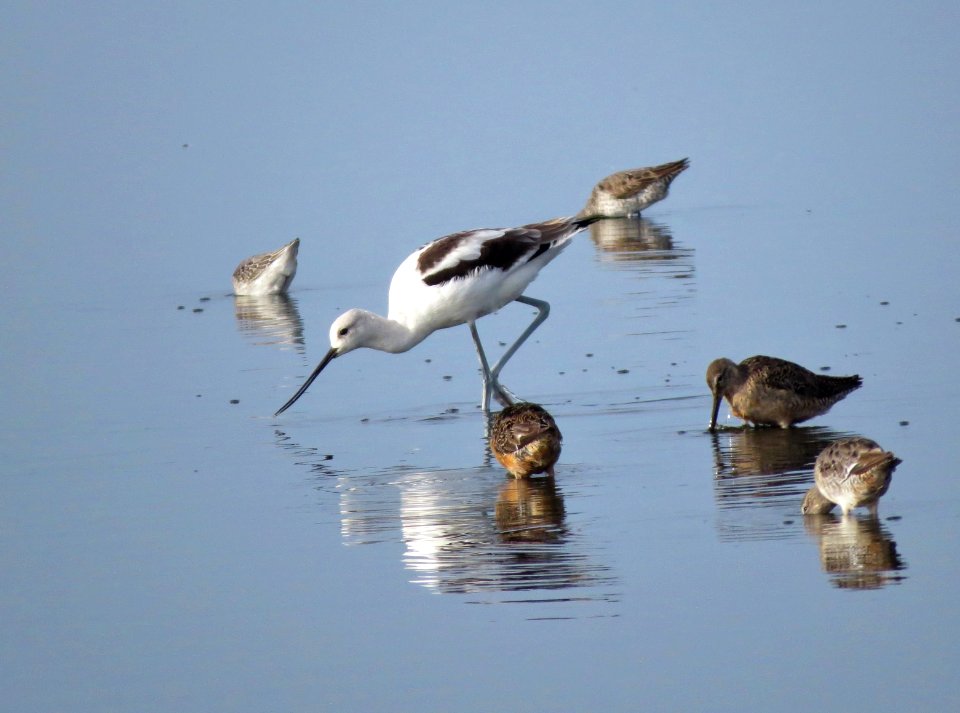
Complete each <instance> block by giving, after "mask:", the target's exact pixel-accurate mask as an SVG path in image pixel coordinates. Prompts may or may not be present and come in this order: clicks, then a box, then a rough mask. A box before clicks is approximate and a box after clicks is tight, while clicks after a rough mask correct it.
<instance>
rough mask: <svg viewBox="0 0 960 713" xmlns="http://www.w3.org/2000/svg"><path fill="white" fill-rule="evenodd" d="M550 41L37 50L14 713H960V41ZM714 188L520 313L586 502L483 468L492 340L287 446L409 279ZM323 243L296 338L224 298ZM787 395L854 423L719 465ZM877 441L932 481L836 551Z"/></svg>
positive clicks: (127, 37)
mask: <svg viewBox="0 0 960 713" xmlns="http://www.w3.org/2000/svg"><path fill="white" fill-rule="evenodd" d="M538 7H539V6H538V5H535V4H531V5H529V6H527V5H525V6H523V9H522V11H520V13H519V15H516V16H514V15H513V14H511V15H509V16H508V15H507V14H502V13H503V11H501V10H490V11H489V13H487V14H485V13H482V12H480V11H479V10H477V11H474V10H466V9H462V10H456V11H453V10H451V11H450V12H451V13H452V14H451V16H450V17H438V16H437V13H434V12H427V8H425V7H419V6H418V7H417V8H413V9H410V10H409V11H404V12H399V11H398V10H396V9H394V8H393V6H389V5H385V6H378V7H377V12H378V15H382V17H380V20H379V21H378V22H371V21H370V18H369V17H367V15H366V14H365V13H364V12H361V11H359V10H354V11H352V12H347V11H346V10H342V11H341V10H336V11H335V10H333V9H329V8H328V9H310V8H300V9H297V10H294V11H291V12H290V13H289V15H283V16H276V15H273V14H269V13H264V12H261V11H259V10H257V9H256V8H243V9H241V10H238V11H237V12H236V13H235V14H234V13H230V17H226V18H225V17H223V16H222V15H217V14H213V15H211V14H209V13H207V12H204V11H195V10H189V8H187V7H186V6H183V7H180V6H176V7H174V6H171V7H170V8H166V9H164V10H161V9H156V10H145V11H142V14H141V13H140V12H138V11H133V10H124V11H123V12H119V13H116V12H113V11H112V10H111V11H110V12H108V11H107V9H106V8H99V9H94V10H93V11H91V12H90V13H89V14H84V15H74V16H71V15H69V14H68V15H64V17H62V18H49V17H43V16H41V15H39V14H38V13H37V12H35V11H34V10H32V9H31V8H30V6H28V5H26V4H24V5H22V6H20V7H19V8H18V9H16V10H15V12H13V15H14V17H13V18H11V19H12V21H13V22H12V24H11V25H10V26H11V27H13V28H14V29H15V32H14V31H11V32H13V35H14V37H15V40H16V42H14V44H13V45H12V46H13V51H12V54H13V57H14V59H16V63H15V64H16V66H18V67H20V68H21V69H23V70H24V71H23V72H19V73H17V74H16V75H15V76H14V75H13V74H12V73H11V72H10V70H7V72H6V77H5V79H6V81H7V83H8V84H9V85H10V92H9V93H10V96H11V97H12V99H11V104H10V106H12V107H14V109H15V112H14V118H13V120H12V122H11V124H12V126H11V130H10V132H8V133H9V136H10V137H11V138H10V142H9V143H10V147H11V149H10V151H9V154H10V155H9V157H8V158H9V162H8V166H9V171H8V176H9V177H5V178H4V179H3V184H2V187H3V190H2V197H3V206H4V212H5V214H6V215H7V216H8V217H9V220H8V221H5V226H4V228H3V233H4V240H5V243H4V244H5V246H8V247H7V248H6V250H7V257H8V259H9V262H8V268H9V274H8V280H9V282H8V291H7V308H6V309H5V310H3V311H2V312H0V333H2V335H3V337H2V340H3V342H2V344H3V349H2V353H0V360H2V367H3V368H2V369H0V385H2V393H3V395H4V405H5V406H6V408H5V409H4V416H3V429H0V449H2V462H3V474H2V478H0V489H2V494H0V532H2V537H0V543H2V545H0V569H2V571H3V573H4V574H3V586H2V588H0V616H2V621H3V626H2V633H0V655H2V657H3V660H4V662H5V663H4V666H3V667H2V671H0V687H2V689H3V691H4V698H5V701H6V702H7V704H8V705H9V706H10V708H11V710H17V711H52V710H71V711H107V710H158V711H160V710H162V711H219V710H223V711H263V710H297V711H299V710H357V711H382V710H391V711H433V710H436V711H440V710H462V711H480V710H488V709H489V708H490V706H491V705H495V706H498V707H500V708H506V709H508V710H515V711H526V710H530V711H535V710H536V711H540V710H547V709H551V710H570V711H576V710H611V711H633V710H640V709H647V710H711V711H714V710H797V711H800V710H803V711H806V710H811V709H823V710H835V709H836V710H839V709H843V710H865V711H866V710H869V711H888V710H889V711H893V710H903V709H911V710H951V709H953V708H956V707H957V706H958V705H960V685H958V683H957V677H956V671H957V668H958V664H960V655H958V654H960V652H958V647H957V639H958V635H960V628H958V623H960V618H958V615H957V607H956V591H957V589H958V586H960V568H958V566H957V554H956V553H957V552H958V549H960V548H958V545H960V478H958V477H957V470H958V466H957V463H958V462H960V461H958V459H960V446H958V445H957V443H958V440H957V439H956V437H955V433H954V424H955V423H956V422H957V418H958V416H960V407H958V403H960V393H958V391H960V389H958V386H957V382H956V377H955V373H956V363H957V361H956V354H957V353H958V351H960V321H958V320H960V282H958V281H957V279H956V275H957V274H958V271H960V263H958V260H957V251H956V242H957V238H958V235H960V224H958V221H957V219H956V217H955V206H954V203H955V199H954V196H956V194H957V188H958V185H957V177H956V171H955V166H956V165H957V159H958V158H960V156H958V146H960V142H958V136H957V129H956V126H957V125H956V122H955V121H952V120H950V117H955V116H956V115H957V110H958V109H960V92H958V91H957V89H958V88H957V84H956V80H955V78H952V75H951V73H950V71H949V70H948V69H947V68H949V67H954V66H957V65H958V63H960V57H957V56H956V55H957V46H956V43H955V42H954V41H953V38H952V36H949V37H948V36H947V35H946V34H944V33H945V30H944V28H946V27H952V26H955V23H951V18H953V19H954V20H955V19H956V18H955V15H956V11H955V9H953V8H951V7H949V6H948V5H940V4H936V3H921V4H920V5H918V6H917V7H915V8H913V9H911V10H910V12H907V11H906V10H904V11H901V12H899V14H897V13H890V14H883V13H880V14H877V11H876V8H874V7H873V6H866V5H865V6H863V7H862V8H860V10H859V11H857V12H854V11H853V10H852V9H851V10H845V9H844V10H833V11H829V12H826V11H825V14H818V13H817V12H814V11H812V10H811V11H810V12H809V13H808V14H797V13H792V12H791V13H787V12H783V11H774V10H771V9H769V8H766V6H762V7H761V6H757V7H756V8H754V9H753V10H751V11H750V12H743V13H739V14H738V13H733V16H728V15H727V14H723V15H711V14H709V13H707V12H705V11H703V10H702V9H698V10H697V11H694V10H693V9H691V8H689V7H687V8H681V9H678V10H675V11H674V10H667V9H660V10H655V9H653V8H646V9H643V10H642V11H641V9H639V8H635V7H633V5H630V6H622V7H621V6H616V7H614V5H611V6H610V8H609V11H610V12H619V13H621V15H620V17H621V18H622V20H623V21H622V22H618V23H617V27H611V26H610V24H609V22H606V21H603V20H602V19H601V18H598V17H597V16H596V13H592V12H591V13H587V12H586V11H584V10H580V9H577V10H574V9H573V8H572V7H571V8H567V9H568V10H569V13H567V14H563V13H561V15H563V16H562V17H560V16H557V13H553V12H550V13H547V14H546V15H545V14H544V13H543V12H540V11H538V10H537V9H536V8H538ZM184 13H186V14H184ZM622 13H626V14H622ZM568 15H569V16H568ZM424 23H426V24H424ZM574 30H576V32H574ZM544 36H546V37H563V38H564V40H563V41H562V42H553V41H550V42H546V44H547V45H548V46H549V48H550V51H549V52H544V51H543V50H538V51H535V50H534V48H533V46H532V45H534V44H536V45H539V44H541V42H540V41H538V42H535V43H534V42H532V41H531V37H538V38H542V37H544ZM574 37H577V38H579V41H578V42H573V39H572V38H574ZM347 38H349V41H347ZM400 38H402V41H401V39H400ZM839 38H843V40H844V42H842V43H841V42H838V41H837V40H838V39H839ZM54 40H56V41H54ZM851 42H853V43H854V44H855V46H853V47H850V46H849V44H850V43H851ZM408 43H413V45H415V46H416V52H412V51H411V47H410V45H409V44H408ZM647 44H649V45H650V47H649V48H647V49H648V50H649V51H648V52H647V51H642V50H644V49H645V48H644V46H645V45H647ZM41 49H43V51H40V50H41ZM481 50H484V51H482V52H481ZM521 55H522V56H523V61H520V60H519V59H518V57H520V56H521ZM481 56H482V57H484V58H485V59H484V61H483V62H478V60H477V58H478V57H481ZM628 58H629V59H630V61H634V62H636V63H637V67H636V69H635V71H633V72H632V74H630V75H629V76H630V77H632V78H631V79H626V80H625V79H624V75H622V73H618V74H617V75H616V76H613V75H612V74H611V72H610V68H611V67H614V66H615V67H623V66H624V62H625V61H626V59H628ZM27 69H29V71H26V70H27ZM21 75H22V76H21ZM505 78H510V81H507V80H506V79H505ZM932 78H937V79H936V81H934V79H932ZM28 80H29V81H28ZM558 97H576V99H572V100H570V102H569V106H566V107H563V108H564V109H565V111H561V110H560V108H559V107H558V106H557V101H558ZM425 107H426V108H428V109H429V111H427V110H426V109H425ZM492 107H499V109H497V110H494V109H492ZM505 107H511V108H513V109H517V108H518V107H527V108H528V109H529V110H528V111H526V112H524V111H519V110H516V111H507V110H506V109H505ZM685 155H689V156H690V157H691V162H692V165H691V168H690V169H689V170H688V171H687V172H686V173H685V174H683V175H681V176H680V177H679V178H678V179H677V181H676V182H675V184H674V187H673V193H672V195H671V196H670V198H668V199H667V201H665V202H663V203H661V204H659V205H658V206H656V207H654V208H653V209H651V210H650V211H648V214H646V215H645V216H644V219H643V220H639V221H607V222H604V223H601V224H598V225H595V226H593V228H592V230H591V231H590V232H585V233H583V234H581V235H580V236H578V237H577V238H576V239H575V241H574V242H573V244H572V245H571V246H570V247H569V249H568V250H567V251H566V252H565V253H564V255H562V256H561V257H560V258H558V259H557V260H556V261H554V262H553V263H552V264H551V265H550V266H549V267H548V268H547V270H546V271H545V272H544V273H543V274H542V275H541V276H540V278H539V279H538V280H537V282H535V283H534V284H533V285H532V286H531V288H530V289H529V291H528V293H529V294H530V295H532V296H535V297H539V298H542V299H546V300H548V301H549V302H550V303H551V305H552V308H553V311H552V313H551V317H550V319H549V320H548V321H547V322H546V323H545V324H544V325H543V326H542V327H541V329H540V330H539V331H538V332H537V333H536V335H535V337H534V338H533V339H531V341H530V342H529V343H528V344H527V345H525V346H524V348H523V349H522V350H521V351H520V352H519V353H518V355H517V356H516V357H515V358H514V360H513V361H511V363H510V365H509V367H508V368H507V369H506V370H505V372H504V374H503V379H504V381H505V383H507V384H508V385H509V386H510V387H511V389H513V390H514V391H516V392H517V393H519V394H520V395H522V396H523V397H526V398H528V399H531V400H534V401H537V402H540V403H543V404H544V405H545V406H546V407H547V408H548V409H549V410H550V411H551V413H553V415H554V416H555V418H556V419H557V422H558V424H559V426H560V428H561V430H562V431H563V434H564V449H563V455H562V457H561V460H560V463H559V464H558V467H557V475H556V479H555V481H550V480H546V479H542V478H538V479H534V480H531V481H530V482H516V481H513V480H512V479H510V478H508V477H506V476H505V474H504V472H503V471H502V470H501V469H500V468H499V466H498V465H497V464H496V462H495V461H493V460H492V458H491V457H490V454H489V452H488V451H487V449H486V447H485V443H484V441H483V428H484V424H483V418H482V415H481V414H480V412H479V409H478V408H477V404H478V403H479V397H480V379H479V375H478V370H477V365H476V358H475V354H474V351H473V346H472V343H471V340H470V338H469V335H468V332H467V330H466V329H465V328H462V327H461V328H455V329H450V330H446V331H444V332H442V333H438V334H435V335H433V336H432V337H430V339H428V340H427V341H426V342H424V343H423V344H422V345H420V346H418V347H417V348H416V349H414V350H413V351H411V352H408V353H406V354H401V355H387V354H382V353H377V352H373V351H370V350H361V351H358V352H354V353H352V354H350V355H349V356H348V357H346V358H344V359H338V360H336V361H335V362H334V363H333V364H331V365H330V367H329V368H328V369H327V370H326V371H325V372H324V373H323V374H322V376H321V377H320V378H319V379H318V380H317V381H316V382H315V383H314V385H313V386H312V387H311V389H310V391H309V392H308V393H307V394H306V395H305V396H304V397H303V398H302V399H301V400H300V401H299V402H298V403H297V405H296V407H294V408H293V409H291V410H290V411H289V412H287V413H285V414H283V416H281V417H280V418H274V417H273V416H271V414H272V413H273V412H274V411H275V410H276V408H277V407H278V406H280V405H281V404H282V403H283V402H284V401H285V400H286V399H287V398H288V397H289V395H290V394H291V393H292V389H295V388H296V387H297V386H298V385H299V384H300V383H301V381H302V379H303V378H304V377H305V376H306V375H307V374H308V373H309V372H310V370H311V369H312V368H313V366H314V365H315V364H316V362H317V360H319V358H320V357H321V356H322V355H323V353H324V352H325V351H326V349H327V329H328V326H329V323H330V321H331V320H332V319H333V318H334V317H336V315H337V314H339V313H340V312H341V311H342V310H344V309H346V308H349V307H353V306H362V307H366V308H370V309H374V310H376V311H381V312H384V311H385V310H386V289H387V284H388V282H389V278H390V275H391V273H392V270H393V269H394V267H395V266H396V265H397V264H399V262H400V261H401V260H402V259H403V257H405V256H406V254H407V253H409V251H410V250H412V249H414V248H415V247H417V246H418V245H420V244H422V243H423V242H425V241H426V240H428V239H430V238H433V237H437V236H439V235H442V234H444V233H448V232H453V231H455V230H459V229H464V228H468V227H477V226H480V225H485V224H486V225H512V224H520V223H526V222H531V221H534V220H540V219H544V218H547V217H551V216H553V215H557V214H569V213H573V212H575V211H576V210H577V209H579V207H580V205H581V203H582V201H583V200H585V198H586V196H587V194H588V193H589V190H590V188H591V186H592V184H593V182H595V181H596V180H598V179H599V178H601V177H602V176H603V175H604V174H606V173H609V172H610V171H612V170H616V169H620V168H626V167H628V166H634V165H644V164H652V163H659V162H662V161H666V160H671V159H676V158H680V157H682V156H685ZM295 235H299V237H300V238H301V240H302V246H301V253H300V255H301V258H300V271H299V274H298V276H297V278H296V280H295V281H294V283H293V290H292V292H291V294H290V296H289V297H286V298H269V299H250V298H234V297H233V296H232V295H230V294H229V290H230V288H229V284H230V283H229V277H230V273H231V271H232V270H233V268H234V266H235V265H236V263H237V262H239V260H240V259H242V258H243V257H246V256H247V255H251V254H253V253H256V252H260V251H263V250H267V249H272V248H275V247H277V246H279V245H281V244H283V243H284V242H286V241H288V240H289V239H290V238H291V237H292V236H295ZM531 316H532V315H531V310H530V309H529V308H528V307H525V306H521V305H512V306H508V307H507V308H505V309H504V310H502V311H501V312H500V313H499V314H498V315H496V316H494V317H491V318H488V319H485V320H482V321H481V322H480V324H479V329H480V332H481V335H482V337H483V338H484V340H485V343H486V344H487V345H488V346H489V347H490V350H491V351H496V350H497V345H498V344H506V343H508V342H509V341H510V340H511V339H512V338H513V336H515V335H516V334H517V333H519V332H520V331H521V330H522V329H523V326H524V324H525V323H526V322H527V321H528V320H529V319H530V318H531ZM756 353H766V354H771V355H776V356H780V357H784V358H787V359H791V360H793V361H796V362H798V363H801V364H803V365H805V366H807V367H809V368H811V369H814V370H817V371H820V370H823V371H824V373H831V374H851V373H859V374H860V375H861V376H862V377H863V379H864V386H863V388H861V389H860V390H858V391H856V392H855V393H853V394H851V395H850V396H848V397H847V398H846V399H845V400H844V401H842V402H840V403H839V404H837V405H836V406H835V407H834V408H833V410H832V411H831V412H830V413H829V414H827V415H826V416H823V417H820V418H818V419H815V420H813V421H811V422H810V423H809V424H807V425H804V426H803V427H800V428H795V429H792V430H790V431H782V430H772V429H767V430H742V429H738V428H736V426H738V425H739V422H738V421H737V420H736V419H734V418H732V417H730V418H726V416H725V414H726V410H725V409H726V407H724V409H723V410H722V411H721V415H722V417H723V418H722V420H723V424H724V426H725V428H723V429H721V430H720V431H719V432H718V433H716V434H710V433H707V432H706V424H707V422H708V419H709V415H710V414H709V409H710V398H709V392H708V390H707V387H706V384H705V381H704V372H705V369H706V366H707V364H708V363H709V362H710V361H711V360H712V359H714V358H717V357H720V356H727V357H730V358H733V359H736V360H740V359H742V358H744V357H747V356H750V355H752V354H756ZM848 435H863V436H867V437H869V438H873V439H875V440H877V441H878V442H879V443H881V444H882V445H883V446H884V447H886V448H888V449H890V450H893V451H894V452H896V453H897V455H898V456H899V457H900V458H902V460H903V463H902V465H901V466H900V467H899V468H898V469H897V471H896V474H895V476H894V480H893V484H892V486H891V488H890V491H889V492H888V493H887V495H886V496H885V497H884V498H883V500H882V502H881V504H880V517H879V519H878V520H870V519H869V518H867V517H866V516H865V514H861V515H857V516H855V517H853V518H847V519H842V518H839V517H835V516H832V515H830V516H825V517H819V518H804V517H803V516H801V515H800V512H799V508H800V501H801V500H802V497H803V493H804V492H805V491H806V490H807V488H809V487H810V485H811V483H812V482H813V475H812V470H813V461H814V459H815V458H816V455H817V454H818V453H819V451H820V450H821V449H822V448H823V447H824V446H825V445H826V444H827V443H829V442H831V441H832V440H834V439H836V438H840V437H844V436H848ZM505 701H507V702H508V703H504V702H505Z"/></svg>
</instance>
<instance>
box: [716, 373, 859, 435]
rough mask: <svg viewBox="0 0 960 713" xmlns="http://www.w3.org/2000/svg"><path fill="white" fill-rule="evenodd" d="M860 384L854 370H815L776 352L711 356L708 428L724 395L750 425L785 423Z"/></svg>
mask: <svg viewBox="0 0 960 713" xmlns="http://www.w3.org/2000/svg"><path fill="white" fill-rule="evenodd" d="M862 383H863V381H862V379H861V378H860V377H859V376H857V375H856V374H855V375H853V376H825V375H823V374H814V373H813V372H812V371H810V370H808V369H804V368H803V367H802V366H800V365H799V364H794V363H793V362H792V361H786V360H785V359H777V358H776V357H769V356H752V357H749V358H748V359H744V360H743V361H742V362H740V363H739V364H735V363H734V362H732V361H731V360H730V359H716V360H715V361H713V362H711V364H710V366H709V367H707V385H708V386H709V387H710V391H712V392H713V407H712V410H711V415H710V430H711V431H712V430H713V429H715V428H716V427H717V413H718V412H719V411H720V401H721V400H722V399H723V398H724V397H726V399H727V401H728V402H729V403H730V409H731V410H732V411H733V415H734V416H736V417H737V418H741V419H743V420H744V421H748V422H751V423H753V424H755V425H761V424H763V425H777V426H780V427H781V428H789V427H790V426H792V425H793V424H795V423H800V422H801V421H806V420H807V419H811V418H813V417H814V416H819V415H821V414H824V413H826V412H827V411H829V410H830V407H831V406H833V405H834V404H835V403H836V402H837V401H839V400H840V399H842V398H843V397H844V396H846V395H847V394H849V393H850V392H851V391H853V390H854V389H858V388H860V385H861V384H862Z"/></svg>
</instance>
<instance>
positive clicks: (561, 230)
mask: <svg viewBox="0 0 960 713" xmlns="http://www.w3.org/2000/svg"><path fill="white" fill-rule="evenodd" d="M594 220H597V218H579V219H578V218H554V219H553V220H548V221H545V222H543V223H532V224H530V225H524V226H521V227H519V228H502V229H479V230H466V231H463V232H460V233H453V234H452V235H447V236H446V237H443V238H438V239H437V240H434V241H433V242H432V243H427V244H426V245H424V246H423V247H422V248H420V249H419V250H417V251H415V252H414V253H412V254H411V255H409V256H408V257H407V259H406V260H404V261H403V262H402V263H400V267H398V268H397V271H396V272H395V273H394V274H393V280H392V281H391V282H390V294H389V312H388V316H387V317H381V316H380V315H378V314H374V313H372V312H368V311H366V310H362V309H351V310H348V311H347V312H344V313H343V314H342V315H340V316H339V317H338V318H337V319H336V320H335V321H334V322H333V325H331V327H330V350H329V351H328V352H327V354H326V356H324V357H323V359H322V360H321V362H320V363H319V364H318V365H317V368H316V369H314V370H313V373H312V374H310V376H309V377H307V380H306V381H305V382H304V383H303V386H301V387H300V388H299V389H298V390H297V393H295V394H294V395H293V396H292V397H291V398H290V400H289V401H287V403H285V404H284V405H283V406H281V407H280V410H278V411H277V413H276V414H274V415H279V414H281V413H283V412H284V411H286V410H287V409H288V408H289V407H290V406H291V405H292V404H293V403H294V402H295V401H296V400H297V399H299V398H300V396H302V395H303V392H305V391H306V390H307V388H308V387H309V386H310V384H312V383H313V380H314V379H316V378H317V375H319V374H320V372H321V371H323V369H324V367H325V366H326V365H327V364H329V363H330V362H331V361H332V360H333V359H334V358H336V357H339V356H343V355H344V354H346V353H347V352H351V351H353V350H354V349H358V348H360V347H369V348H370V349H379V350H380V351H384V352H391V353H394V354H395V353H398V352H405V351H407V350H408V349H412V348H413V347H415V346H416V345H417V344H419V343H420V342H422V341H423V340H424V339H426V338H427V337H428V336H429V335H430V334H432V333H433V332H435V331H437V330H438V329H445V328H447V327H454V326H456V325H458V324H467V325H469V327H470V334H471V335H472V336H473V342H474V344H475V345H476V347H477V355H478V356H479V357H480V366H481V369H482V370H483V398H482V402H481V405H482V407H483V409H484V411H486V410H488V408H489V402H490V395H491V393H493V394H494V395H495V396H496V397H497V399H498V400H501V401H504V402H505V403H510V402H511V400H512V399H511V396H510V394H509V392H507V391H506V390H505V389H504V388H503V386H501V385H500V382H499V380H498V376H499V374H500V370H501V369H502V368H503V366H504V364H506V363H507V361H508V360H509V359H510V357H512V356H513V354H514V352H516V351H517V349H519V348H520V345H521V344H523V342H524V340H526V339H527V337H529V336H530V335H531V334H532V333H533V331H534V330H535V329H536V328H537V327H538V326H540V324H541V323H542V322H543V321H544V320H545V319H546V318H547V315H548V314H549V311H550V305H549V304H547V303H546V302H544V301H543V300H537V299H534V298H532V297H527V296H525V295H524V294H523V291H524V290H525V289H526V287H527V285H529V284H530V283H531V282H532V281H533V279H534V278H535V277H536V276H537V273H539V272H540V269H541V268H542V267H543V266H544V265H546V264H547V263H549V262H550V261H551V260H553V258H555V257H556V256H557V255H558V254H559V253H560V251H561V250H562V249H563V248H564V247H566V246H567V244H568V242H569V241H570V239H571V238H572V237H573V236H574V235H576V234H577V233H578V232H580V231H581V230H583V229H584V228H585V227H587V226H588V225H590V223H592V222H594ZM513 301H517V302H522V303H523V304H528V305H531V306H532V307H536V308H537V310H538V314H537V316H536V318H535V319H534V320H533V322H531V323H530V326H528V327H527V328H526V330H525V331H524V332H523V333H522V334H521V335H520V336H519V337H518V338H517V340H516V341H515V342H514V343H513V345H511V346H510V348H508V349H507V350H506V351H505V352H504V354H503V356H502V357H500V360H499V361H498V362H497V363H496V364H494V366H493V368H490V366H489V365H488V362H487V357H486V354H485V353H484V351H483V346H482V345H481V343H480V335H479V334H478V333H477V327H476V320H478V319H479V318H480V317H483V316H485V315H488V314H490V313H491V312H495V311H497V310H498V309H500V308H501V307H503V306H504V305H506V304H509V303H510V302H513Z"/></svg>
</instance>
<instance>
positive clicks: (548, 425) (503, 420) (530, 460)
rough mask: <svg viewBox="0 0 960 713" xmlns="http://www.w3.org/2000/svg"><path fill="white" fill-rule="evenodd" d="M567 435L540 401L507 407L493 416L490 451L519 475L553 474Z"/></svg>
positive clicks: (523, 476)
mask: <svg viewBox="0 0 960 713" xmlns="http://www.w3.org/2000/svg"><path fill="white" fill-rule="evenodd" d="M562 440H563V435H562V434H561V433H560V429H559V428H557V424H556V422H555V421H554V420H553V416H551V415H550V414H549V413H548V412H547V410H546V409H545V408H543V407H542V406H540V405H538V404H531V403H526V402H522V403H516V404H513V405H511V406H507V407H506V408H505V409H503V411H501V412H500V413H498V414H497V415H496V416H495V417H494V419H493V426H492V427H491V429H490V451H491V452H492V453H493V456H494V457H495V458H496V459H497V460H498V461H499V462H500V465H502V466H503V467H504V468H506V469H507V471H508V472H509V473H510V474H511V475H513V476H514V477H515V478H526V477H527V476H530V475H535V474H536V473H546V474H547V475H549V476H551V477H552V476H553V466H554V465H555V464H556V462H557V459H558V458H559V457H560V442H561V441H562Z"/></svg>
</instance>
